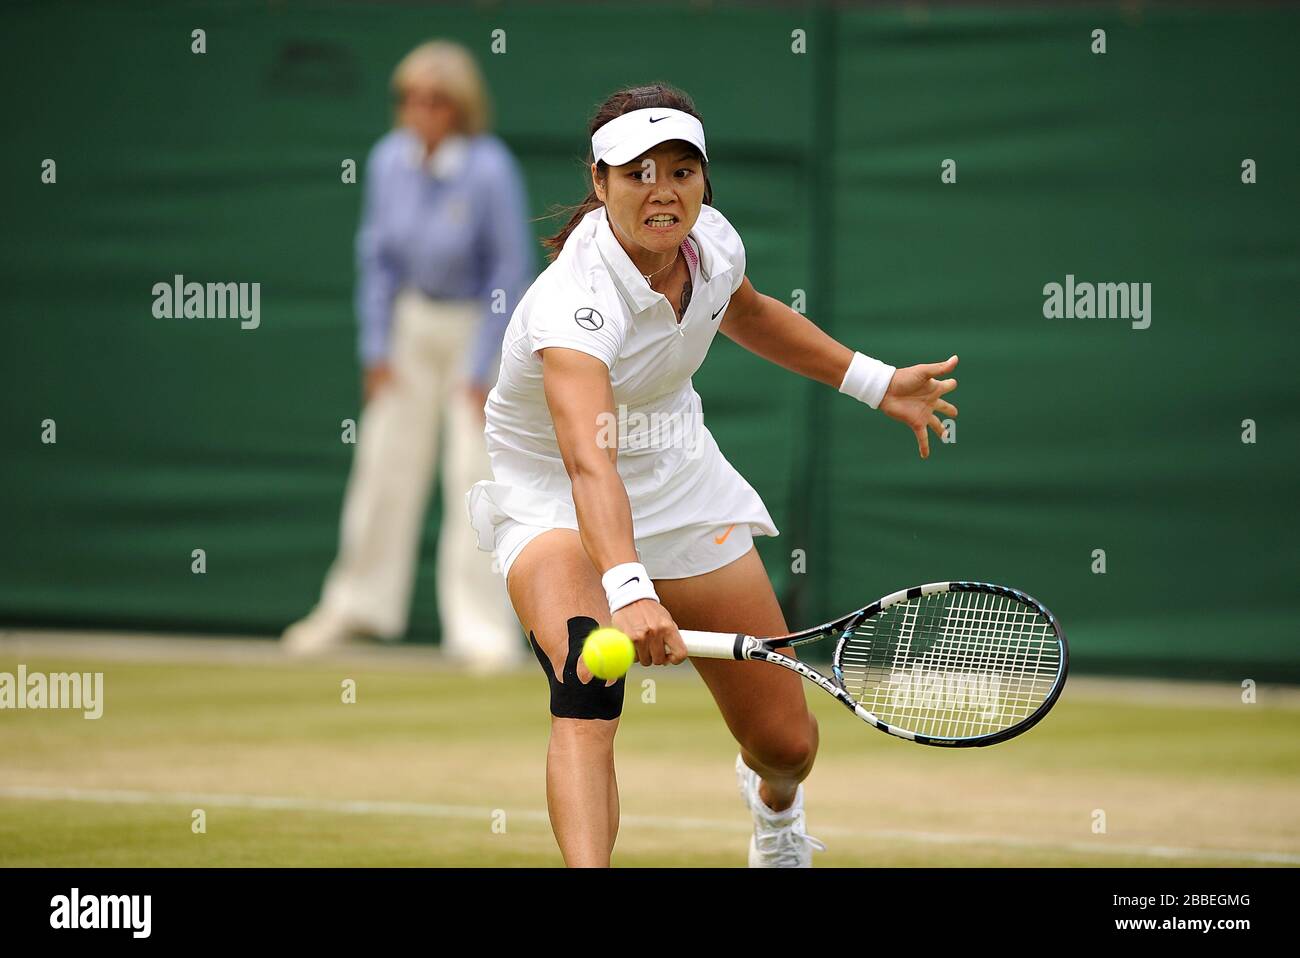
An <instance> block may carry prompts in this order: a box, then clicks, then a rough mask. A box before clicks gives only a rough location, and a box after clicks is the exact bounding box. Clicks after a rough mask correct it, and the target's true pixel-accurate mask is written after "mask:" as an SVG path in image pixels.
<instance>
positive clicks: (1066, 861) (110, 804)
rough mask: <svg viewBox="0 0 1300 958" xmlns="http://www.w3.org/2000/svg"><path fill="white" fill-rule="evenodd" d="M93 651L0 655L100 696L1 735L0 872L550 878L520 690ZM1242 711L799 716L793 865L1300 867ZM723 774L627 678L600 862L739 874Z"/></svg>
mask: <svg viewBox="0 0 1300 958" xmlns="http://www.w3.org/2000/svg"><path fill="white" fill-rule="evenodd" d="M115 641H116V640H111V639H98V640H96V642H98V644H97V645H96V644H94V643H91V642H83V643H82V644H81V645H79V646H69V645H62V646H61V645H60V644H59V643H58V642H52V641H50V640H49V639H47V638H43V639H41V641H40V647H41V648H43V649H45V650H47V651H46V652H45V653H44V654H42V653H41V652H40V650H39V649H38V648H37V644H36V643H35V642H30V643H27V644H26V646H23V645H18V644H15V643H14V642H13V641H9V642H8V643H6V642H3V641H0V671H9V672H13V671H14V670H15V669H16V667H17V665H18V663H19V662H22V663H24V664H25V665H26V666H27V668H28V671H29V673H30V672H35V671H42V672H60V671H74V670H75V671H82V672H84V671H92V672H93V671H102V672H103V673H104V686H105V694H104V698H105V706H104V714H103V717H102V718H100V719H98V720H94V721H88V720H85V719H83V718H82V716H81V714H80V713H79V712H71V711H57V712H56V711H48V710H44V711H42V710H28V711H5V712H3V713H0V723H3V726H2V727H3V734H0V865H5V866H15V865H31V866H35V865H40V866H74V865H89V866H196V867H207V866H233V865H274V866H280V865H283V866H326V865H331V866H332V865H350V866H388V865H396V866H400V865H457V866H498V865H505V866H513V865H520V866H558V865H560V864H561V861H560V855H559V851H558V849H557V848H556V845H555V840H554V838H553V837H552V835H551V830H550V827H549V824H548V821H547V817H546V804H545V795H544V756H545V746H546V739H547V720H546V704H545V703H546V688H545V682H544V681H543V680H542V678H541V676H540V673H539V672H536V671H535V670H529V671H525V672H521V673H518V674H513V675H510V676H507V677H505V678H500V679H491V680H489V679H480V678H475V677H472V676H467V675H463V674H461V673H458V672H454V671H450V670H448V669H446V668H443V667H441V666H440V665H439V664H438V662H437V660H436V658H434V657H433V656H431V655H430V656H423V655H416V654H412V653H406V652H401V651H399V650H392V652H391V653H389V654H386V652H387V650H375V651H372V652H364V653H355V654H354V653H347V654H344V655H343V656H341V657H340V658H338V659H335V660H331V661H323V662H318V663H312V664H297V663H290V662H286V661H280V660H278V659H277V658H276V657H275V655H274V649H273V648H272V646H271V643H264V642H234V643H230V642H226V643H216V642H203V641H195V640H178V641H170V640H162V639H138V640H133V644H132V645H131V649H132V652H131V654H129V655H118V654H114V643H115ZM219 644H220V645H221V646H222V648H221V649H217V645H219ZM142 647H143V648H146V649H148V650H150V651H149V653H148V654H139V649H140V648H142ZM95 648H100V649H104V650H106V651H103V652H101V654H100V655H99V656H97V657H95V656H93V655H92V652H91V651H87V650H93V649H95ZM52 649H61V650H62V651H61V652H60V653H59V654H51V652H50V651H48V650H52ZM209 649H211V650H212V651H211V652H208V651H206V650H209ZM647 678H651V679H655V680H656V681H655V685H654V695H653V698H654V701H653V702H652V703H651V702H644V701H642V688H641V683H642V682H643V681H644V680H645V679H647ZM345 679H353V680H355V682H356V704H352V705H345V704H343V703H342V701H341V692H342V689H341V683H342V682H343V681H344V680H345ZM1259 698H1260V701H1259V703H1258V704H1255V705H1243V704H1241V702H1240V690H1239V689H1237V688H1236V687H1234V686H1231V685H1222V686H1208V685H1198V686H1177V685H1162V684H1157V683H1135V682H1129V681H1102V680H1090V679H1086V678H1076V679H1072V680H1071V682H1070V683H1069V684H1068V685H1067V687H1066V691H1065V695H1064V697H1063V698H1062V701H1061V703H1060V704H1059V705H1058V706H1057V708H1056V709H1055V710H1054V711H1053V713H1052V714H1051V715H1050V716H1048V717H1047V719H1045V720H1044V722H1043V723H1042V725H1041V726H1039V727H1038V728H1036V729H1035V730H1034V732H1033V734H1032V735H1026V736H1023V737H1022V738H1019V739H1016V740H1014V741H1012V742H1009V743H1007V744H1004V745H998V746H994V747H992V748H989V749H972V750H941V749H927V748H923V747H919V746H914V745H909V744H907V743H904V742H899V741H896V740H893V739H891V738H888V737H886V736H884V735H881V734H879V733H877V732H873V731H871V730H870V729H866V728H865V727H863V726H862V724H861V723H860V722H857V721H856V720H854V719H853V718H851V717H850V716H848V715H847V714H843V713H842V710H841V709H840V708H839V707H838V706H836V705H835V703H834V702H831V701H830V700H829V699H827V698H826V697H825V696H822V695H820V694H812V693H811V692H810V694H809V695H808V700H809V702H810V703H811V705H812V707H813V708H814V710H815V711H816V713H817V715H818V718H819V721H820V724H821V734H822V747H821V753H820V758H819V760H818V763H817V767H816V770H815V771H814V772H813V775H812V778H811V779H810V780H809V785H808V830H809V833H810V834H812V835H815V836H817V837H819V838H821V839H822V840H824V841H825V842H826V843H827V844H828V846H829V851H827V852H826V853H821V854H819V855H818V856H817V859H816V863H817V865H818V866H819V867H834V866H899V865H901V866H914V865H994V866H996V865H1011V866H1024V865H1039V866H1043V865H1046V866H1075V867H1078V866H1120V865H1136V866H1142V865H1278V864H1281V865H1295V864H1300V821H1297V819H1296V816H1295V809H1296V807H1297V806H1298V805H1300V737H1297V735H1296V730H1297V722H1298V720H1300V696H1298V695H1297V693H1296V692H1295V691H1294V690H1273V689H1267V688H1265V689H1261V690H1260V693H1259ZM734 758H735V748H734V745H733V744H732V743H731V739H730V737H729V736H728V734H727V732H726V730H725V729H724V727H723V725H722V722H721V720H720V719H719V718H718V716H717V713H716V711H715V709H714V706H713V703H712V701H711V699H710V698H709V697H708V694H707V692H706V691H705V689H704V687H703V684H702V683H701V682H700V681H699V680H698V678H696V677H695V676H694V674H693V673H692V671H691V670H690V669H689V668H686V667H683V668H681V669H677V670H675V671H668V670H647V669H641V668H639V667H635V668H634V669H633V671H632V673H631V675H630V682H629V688H628V695H627V703H626V706H625V708H624V718H623V723H622V726H621V729H620V732H619V744H618V749H617V760H618V772H619V784H620V789H621V795H622V801H623V816H624V817H623V824H622V828H621V831H620V835H619V840H618V845H617V847H616V849H615V864H617V865H622V866H667V865H690V866H743V865H744V864H745V848H746V843H747V841H748V835H749V833H750V830H751V828H752V825H751V822H750V819H749V816H748V814H747V812H746V811H745V809H744V808H743V807H742V805H741V803H740V800H739V798H738V796H737V793H736V789H735V783H734V776H733V772H732V762H733V761H734ZM196 808H201V809H203V810H204V811H205V813H206V825H207V831H206V833H205V834H193V833H192V831H191V813H192V812H193V810H194V809H196ZM1097 809H1101V810H1103V811H1104V812H1105V815H1106V833H1105V834H1094V833H1093V830H1092V828H1093V820H1094V810H1097ZM494 826H495V827H494ZM502 826H504V827H502Z"/></svg>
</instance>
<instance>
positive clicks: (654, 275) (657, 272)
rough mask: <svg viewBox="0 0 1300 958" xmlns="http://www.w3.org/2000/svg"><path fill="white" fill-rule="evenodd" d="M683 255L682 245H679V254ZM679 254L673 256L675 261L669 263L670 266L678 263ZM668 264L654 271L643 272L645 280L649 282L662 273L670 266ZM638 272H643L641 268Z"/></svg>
mask: <svg viewBox="0 0 1300 958" xmlns="http://www.w3.org/2000/svg"><path fill="white" fill-rule="evenodd" d="M681 255H682V251H681V247H678V249H677V256H681ZM677 256H674V257H673V261H672V262H671V263H669V264H668V266H676V265H677ZM668 266H661V267H659V269H657V270H655V271H654V272H653V273H641V275H642V276H644V277H645V281H646V282H647V283H649V282H650V280H652V279H654V277H656V276H658V275H659V274H660V273H662V272H663V271H664V270H666V269H667V268H668ZM637 272H641V271H640V270H637Z"/></svg>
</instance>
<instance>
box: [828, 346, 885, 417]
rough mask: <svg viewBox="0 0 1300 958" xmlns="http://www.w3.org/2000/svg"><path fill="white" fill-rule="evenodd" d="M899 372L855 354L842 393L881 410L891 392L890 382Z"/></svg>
mask: <svg viewBox="0 0 1300 958" xmlns="http://www.w3.org/2000/svg"><path fill="white" fill-rule="evenodd" d="M897 371H898V368H897V367H896V366H890V365H889V364H888V363H882V362H881V361H880V360H879V359H872V358H871V357H870V356H866V355H863V354H862V353H854V354H853V361H852V362H850V363H849V368H848V371H846V372H845V373H844V382H842V383H840V392H842V393H844V394H845V395H846V396H852V397H853V398H854V399H856V400H858V401H859V402H864V403H866V404H867V405H868V406H870V407H871V408H872V409H879V408H880V404H881V402H883V401H884V398H885V393H887V392H888V391H889V382H890V380H891V379H893V378H894V373H895V372H897Z"/></svg>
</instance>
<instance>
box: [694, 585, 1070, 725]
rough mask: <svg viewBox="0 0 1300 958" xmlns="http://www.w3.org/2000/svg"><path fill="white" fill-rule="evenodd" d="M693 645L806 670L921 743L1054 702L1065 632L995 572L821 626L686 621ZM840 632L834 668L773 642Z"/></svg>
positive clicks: (1065, 656) (700, 652)
mask: <svg viewBox="0 0 1300 958" xmlns="http://www.w3.org/2000/svg"><path fill="white" fill-rule="evenodd" d="M681 634H682V639H683V640H684V641H685V643H686V650H687V652H688V653H689V654H690V655H693V656H699V657H701V658H709V659H752V660H755V661H760V662H771V663H772V664H773V665H780V666H784V667H785V668H787V669H790V670H792V671H794V672H798V673H799V674H800V675H802V676H803V677H804V678H806V679H809V680H811V681H813V682H815V683H817V684H818V685H820V686H821V687H822V688H823V689H825V690H826V691H827V692H829V693H830V694H831V695H833V696H835V698H836V699H838V700H839V701H840V702H841V703H842V704H843V705H844V706H846V707H847V708H848V709H849V711H851V712H853V713H854V714H855V715H857V716H858V718H860V719H862V720H863V721H864V722H867V723H869V724H871V725H874V726H875V727H876V728H878V729H880V730H881V731H882V732H888V733H889V734H890V735H897V736H898V737H899V738H905V739H907V740H908V741H912V742H919V743H920V744H922V745H941V746H946V747H950V748H961V747H966V746H972V745H994V744H996V743H998V742H1005V741H1006V740H1007V739H1009V738H1013V737H1015V736H1017V735H1019V734H1020V733H1021V732H1025V731H1028V730H1029V729H1030V728H1032V727H1033V726H1034V725H1036V724H1037V723H1038V722H1039V721H1040V720H1041V719H1042V717H1043V716H1044V715H1046V714H1047V711H1048V709H1050V708H1051V707H1052V706H1053V705H1055V704H1056V700H1057V699H1058V698H1059V697H1060V695H1061V689H1062V687H1063V686H1064V685H1065V675H1066V672H1067V671H1068V669H1069V649H1068V647H1067V646H1066V643H1065V633H1064V632H1062V631H1061V626H1060V624H1059V623H1057V621H1056V617H1055V616H1054V615H1052V613H1051V612H1049V611H1048V610H1047V609H1046V608H1045V607H1044V606H1043V605H1042V603H1040V602H1038V601H1037V600H1036V599H1034V598H1032V597H1030V596H1028V595H1025V593H1023V592H1019V591H1017V590H1016V589H1009V588H1007V587H1006V586H1001V585H990V584H989V583H986V582H932V583H930V584H929V585H922V586H916V587H914V588H911V589H904V590H903V591H901V592H895V593H894V594H893V595H887V596H885V597H884V598H883V599H880V600H879V601H877V602H874V603H872V604H871V605H869V606H867V607H866V608H864V609H859V610H858V611H857V612H853V613H850V614H849V615H846V616H843V617H842V618H839V619H836V620H835V621H833V622H827V623H826V624H825V625H819V626H817V627H816V628H813V629H806V630H805V631H803V632H796V633H794V634H792V635H781V636H776V637H774V638H766V639H760V638H756V637H755V636H752V635H737V634H734V633H723V632H693V631H689V630H686V629H682V630H681ZM824 639H835V640H836V643H835V652H834V655H833V656H832V658H831V674H832V675H833V676H834V678H827V677H826V676H824V675H822V674H821V673H820V672H818V671H817V670H816V669H813V668H810V667H809V666H808V665H806V664H805V663H803V662H800V661H798V660H797V659H793V658H790V657H789V656H788V655H783V654H781V653H780V652H778V651H776V650H777V649H780V648H784V647H786V646H798V645H806V644H809V643H812V642H820V641H822V640H824Z"/></svg>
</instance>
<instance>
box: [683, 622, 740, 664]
mask: <svg viewBox="0 0 1300 958" xmlns="http://www.w3.org/2000/svg"><path fill="white" fill-rule="evenodd" d="M680 631H681V635H682V641H683V642H684V643H686V653H687V654H688V655H692V656H695V657H696V658H698V659H738V658H740V657H741V656H739V655H737V654H736V653H737V651H738V650H739V649H740V646H741V640H742V639H744V638H745V636H743V635H737V634H736V633H735V632H696V631H694V630H692V629H681V630H680Z"/></svg>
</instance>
